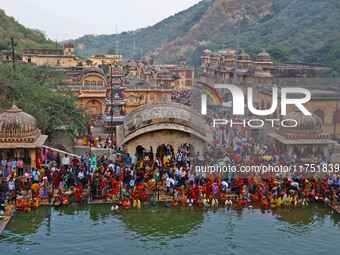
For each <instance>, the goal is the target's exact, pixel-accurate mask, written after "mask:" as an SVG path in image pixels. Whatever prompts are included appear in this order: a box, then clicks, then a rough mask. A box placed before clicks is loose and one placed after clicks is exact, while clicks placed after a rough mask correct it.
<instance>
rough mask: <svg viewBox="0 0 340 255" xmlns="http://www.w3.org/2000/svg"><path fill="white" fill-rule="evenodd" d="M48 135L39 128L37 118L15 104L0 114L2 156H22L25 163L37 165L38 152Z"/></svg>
mask: <svg viewBox="0 0 340 255" xmlns="http://www.w3.org/2000/svg"><path fill="white" fill-rule="evenodd" d="M46 139H47V135H42V134H41V131H40V130H39V129H38V126H37V120H36V119H35V118H34V117H33V116H32V115H30V114H28V113H26V112H23V111H22V110H20V109H19V108H18V107H17V106H16V105H15V104H13V105H12V107H11V108H10V109H9V110H7V111H6V112H4V113H2V114H0V151H1V154H2V157H6V158H9V159H11V158H14V157H17V158H18V157H22V158H23V160H24V162H25V164H28V165H29V166H30V167H35V166H36V162H35V159H36V154H37V151H38V150H40V148H41V147H42V145H43V144H44V143H45V141H46Z"/></svg>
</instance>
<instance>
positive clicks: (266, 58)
mask: <svg viewBox="0 0 340 255" xmlns="http://www.w3.org/2000/svg"><path fill="white" fill-rule="evenodd" d="M271 61H272V59H271V57H270V55H269V54H268V53H267V52H266V51H265V50H263V51H262V52H261V53H259V54H257V56H256V62H271Z"/></svg>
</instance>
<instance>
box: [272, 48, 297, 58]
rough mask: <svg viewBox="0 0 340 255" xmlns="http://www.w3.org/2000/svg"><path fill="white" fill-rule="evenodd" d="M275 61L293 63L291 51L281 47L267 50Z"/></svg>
mask: <svg viewBox="0 0 340 255" xmlns="http://www.w3.org/2000/svg"><path fill="white" fill-rule="evenodd" d="M267 52H268V53H269V54H270V56H271V58H272V60H273V61H292V60H293V59H292V57H291V55H290V53H289V51H287V50H284V49H281V48H279V47H272V48H269V49H268V50H267Z"/></svg>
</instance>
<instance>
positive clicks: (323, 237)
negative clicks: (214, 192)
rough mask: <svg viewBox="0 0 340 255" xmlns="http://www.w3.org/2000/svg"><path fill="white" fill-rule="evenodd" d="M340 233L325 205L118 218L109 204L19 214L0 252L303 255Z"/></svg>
mask: <svg viewBox="0 0 340 255" xmlns="http://www.w3.org/2000/svg"><path fill="white" fill-rule="evenodd" d="M339 229H340V215H338V214H335V213H333V211H332V210H330V209H329V208H328V207H326V206H324V205H322V204H319V205H311V206H309V207H308V208H295V207H291V208H282V209H281V208H280V209H275V210H271V209H262V208H261V209H260V208H249V207H245V208H237V209H235V208H219V209H214V210H212V209H207V208H202V209H200V208H182V207H180V208H165V207H162V206H158V207H157V206H155V207H152V206H150V207H147V208H142V209H140V210H131V211H128V212H126V211H123V210H121V211H118V212H112V211H111V210H110V205H76V206H69V207H62V208H56V209H55V208H50V207H40V208H39V209H38V210H33V211H31V213H28V214H27V213H23V212H16V214H15V216H14V217H13V218H12V220H11V221H10V222H9V224H8V225H7V228H6V230H5V231H4V232H3V235H2V236H1V239H0V246H1V249H3V250H1V252H2V251H5V252H9V253H15V252H21V251H25V250H27V249H28V250H29V251H30V252H29V253H33V252H37V254H40V253H43V252H44V249H46V246H48V247H49V251H50V252H49V253H50V254H49V255H51V254H62V253H63V254H76V253H77V251H79V249H82V250H86V251H87V252H88V253H93V252H94V253H100V252H102V253H105V252H107V249H110V247H119V249H120V250H121V251H122V252H124V253H133V252H135V251H136V250H139V251H140V252H141V253H148V254H150V253H154V254H159V253H162V254H173V253H175V252H176V251H177V250H176V248H178V247H180V249H181V251H182V252H183V253H185V254H202V253H213V252H215V253H220V252H221V251H222V250H223V251H226V252H227V253H231V254H237V253H245V252H252V253H259V252H261V253H263V252H262V251H263V250H261V249H260V248H261V247H263V246H266V247H267V249H268V251H273V250H275V251H276V252H277V253H280V252H286V253H287V252H290V253H298V252H299V250H294V249H290V248H293V247H294V245H296V244H297V243H299V245H300V246H299V249H301V252H302V251H303V249H305V250H306V249H307V250H310V249H311V247H313V246H315V247H314V249H315V252H317V251H322V249H325V248H326V250H327V247H328V245H331V244H332V243H336V242H338V239H337V236H338V233H339ZM269 236H270V237H271V238H270V239H268V238H265V237H269ZM313 238H314V239H318V241H319V242H318V245H317V244H316V243H315V242H314V241H313ZM283 242H285V244H286V245H282V243H283ZM144 251H147V252H144ZM266 251H267V250H266ZM266 251H265V252H264V254H265V253H266ZM5 254H6V253H5ZM268 254H273V253H269V252H268Z"/></svg>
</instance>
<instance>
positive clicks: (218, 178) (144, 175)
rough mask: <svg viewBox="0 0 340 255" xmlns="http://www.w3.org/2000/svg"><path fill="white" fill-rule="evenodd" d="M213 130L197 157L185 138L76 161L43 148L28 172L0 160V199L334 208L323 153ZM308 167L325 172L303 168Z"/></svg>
mask: <svg viewBox="0 0 340 255" xmlns="http://www.w3.org/2000/svg"><path fill="white" fill-rule="evenodd" d="M190 94H191V93H190V91H188V92H186V91H176V92H174V93H173V95H172V100H173V101H176V102H180V103H184V104H186V102H189V99H190ZM192 101H195V100H192ZM196 101H197V100H196ZM196 103H197V102H196ZM203 117H204V119H205V120H206V122H207V123H208V125H210V126H212V120H213V119H214V118H227V117H230V116H229V113H228V112H227V111H225V110H224V109H216V111H214V112H212V111H211V112H209V114H207V115H205V116H203ZM212 130H213V136H214V142H213V144H212V145H207V147H206V150H205V152H204V153H203V154H202V155H200V154H199V153H192V148H191V145H190V144H188V143H185V144H182V145H181V146H180V147H179V148H173V147H172V146H171V145H170V144H161V145H159V146H158V148H155V151H154V148H152V147H150V148H147V149H146V148H144V147H143V146H141V145H138V146H137V147H136V150H135V151H130V152H128V153H127V152H126V153H125V154H124V149H123V148H119V150H117V155H116V157H115V158H114V157H112V155H107V154H103V155H102V156H100V157H99V156H97V155H95V154H92V155H89V154H88V153H86V154H84V155H82V157H81V158H78V157H70V156H68V155H63V156H61V155H60V154H59V153H54V152H53V151H51V150H47V149H42V151H41V153H39V154H38V155H37V157H36V160H35V162H36V167H34V168H31V169H27V168H24V162H23V160H22V159H21V158H6V157H4V158H3V159H2V161H1V175H2V176H3V177H4V178H3V180H2V183H1V185H0V194H1V195H0V199H1V201H0V202H1V204H2V205H5V204H13V205H16V208H17V209H19V210H24V211H30V210H31V209H33V208H37V207H39V206H41V205H52V206H65V205H69V204H70V203H84V202H89V203H112V204H113V206H112V210H119V208H121V207H123V208H124V209H125V210H126V209H131V208H133V207H137V208H140V207H142V206H146V205H152V204H156V203H158V204H159V203H160V204H164V205H165V206H180V205H182V206H197V207H217V206H233V207H238V206H246V205H249V204H251V205H252V206H261V207H265V208H274V207H275V208H276V207H282V206H307V205H309V204H310V203H315V202H319V201H325V202H328V203H330V204H331V205H332V206H334V207H335V208H337V209H338V210H339V201H340V175H339V164H333V165H331V164H330V157H329V155H323V153H322V151H321V150H319V149H317V147H313V146H311V147H308V146H307V147H305V148H303V149H302V150H301V149H300V150H294V151H293V153H292V154H289V153H287V152H285V151H283V150H281V149H279V148H277V147H276V146H275V143H274V142H273V141H271V140H269V139H260V138H259V137H258V136H254V137H251V136H249V134H248V130H247V128H244V127H242V126H237V125H235V126H233V128H230V126H228V125H220V126H216V127H215V128H212ZM82 139H83V145H86V146H93V147H98V148H110V146H111V140H110V138H109V137H108V138H101V137H98V138H94V137H91V136H90V135H88V134H87V135H84V136H83V137H82ZM308 164H314V165H315V166H319V168H318V169H319V170H320V169H325V166H326V169H327V170H332V171H310V170H309V169H308ZM208 166H214V167H215V168H217V167H228V166H229V167H230V166H232V167H233V169H234V170H235V171H226V172H216V171H211V169H210V170H206V169H207V168H205V167H208ZM251 166H265V167H267V168H269V167H270V166H272V167H279V166H284V167H286V169H288V170H287V171H248V172H242V171H240V170H241V169H247V168H248V169H251ZM320 166H321V167H320ZM329 166H332V168H330V167H329ZM197 167H198V168H197ZM208 169H209V168H208Z"/></svg>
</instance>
